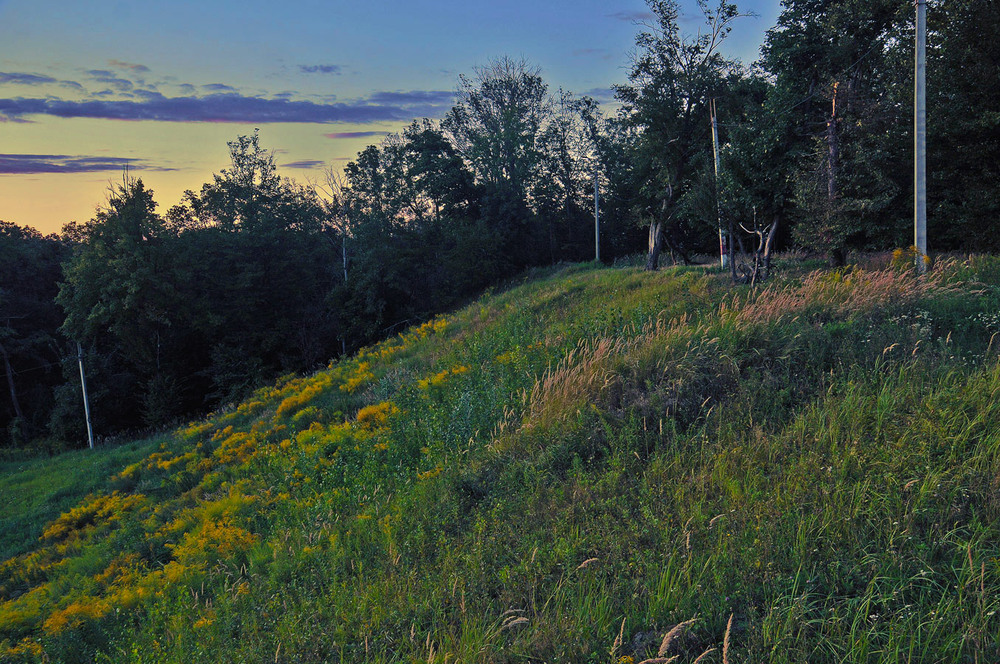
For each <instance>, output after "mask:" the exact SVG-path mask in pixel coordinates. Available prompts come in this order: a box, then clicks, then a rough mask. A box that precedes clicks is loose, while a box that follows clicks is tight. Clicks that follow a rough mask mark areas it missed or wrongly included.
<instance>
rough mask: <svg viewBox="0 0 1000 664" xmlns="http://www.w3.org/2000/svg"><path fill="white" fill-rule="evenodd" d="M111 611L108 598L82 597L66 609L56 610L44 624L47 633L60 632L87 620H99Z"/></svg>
mask: <svg viewBox="0 0 1000 664" xmlns="http://www.w3.org/2000/svg"><path fill="white" fill-rule="evenodd" d="M110 611H111V606H110V604H109V603H108V601H107V600H105V599H101V598H98V597H84V598H81V599H79V600H77V601H75V602H73V603H72V604H70V605H69V606H67V607H66V608H64V609H61V610H59V611H55V612H53V613H52V615H50V616H49V617H48V618H47V619H46V620H45V622H44V623H43V624H42V629H43V630H45V633H46V634H58V633H60V632H62V631H63V630H65V629H67V628H74V629H75V628H77V627H79V626H80V625H82V624H83V623H85V622H90V621H93V620H99V619H100V618H103V617H104V616H105V615H107V614H108V613H109V612H110Z"/></svg>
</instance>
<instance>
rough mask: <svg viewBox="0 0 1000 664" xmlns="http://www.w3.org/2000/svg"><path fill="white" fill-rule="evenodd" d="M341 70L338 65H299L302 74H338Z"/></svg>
mask: <svg viewBox="0 0 1000 664" xmlns="http://www.w3.org/2000/svg"><path fill="white" fill-rule="evenodd" d="M342 69H343V68H342V67H341V66H340V65H299V71H300V72H302V73H303V74H340V73H341V70H342Z"/></svg>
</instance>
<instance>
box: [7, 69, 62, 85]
mask: <svg viewBox="0 0 1000 664" xmlns="http://www.w3.org/2000/svg"><path fill="white" fill-rule="evenodd" d="M55 82H56V79H54V78H52V77H51V76H41V75H39V74H24V73H20V72H2V71H0V83H14V84H16V85H44V84H46V83H55Z"/></svg>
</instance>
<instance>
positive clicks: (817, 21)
mask: <svg viewBox="0 0 1000 664" xmlns="http://www.w3.org/2000/svg"><path fill="white" fill-rule="evenodd" d="M783 7H784V9H783V11H782V13H781V15H780V16H779V18H778V24H777V26H776V27H775V28H773V29H772V30H770V31H769V32H768V34H767V38H766V41H765V45H764V49H763V59H762V64H763V67H764V68H765V70H766V71H767V72H769V73H770V74H771V75H773V77H774V81H775V98H776V99H780V100H782V103H787V104H788V105H789V106H791V107H794V109H795V113H794V114H782V116H780V117H783V118H785V119H787V121H788V122H789V123H790V126H789V127H788V130H787V131H788V135H790V136H791V138H792V142H791V144H790V145H789V149H790V151H791V152H792V153H793V154H796V155H797V162H798V163H797V165H796V168H795V169H794V174H793V176H792V182H793V190H794V192H793V197H794V201H795V208H796V211H797V215H796V216H797V220H796V225H795V228H794V236H795V237H796V239H797V240H798V241H799V242H800V243H801V244H803V245H804V246H806V247H808V248H811V249H815V250H818V251H823V252H826V253H827V254H828V255H829V257H830V260H831V262H833V263H835V264H839V263H843V261H844V252H845V250H846V248H847V247H848V245H849V244H854V245H857V246H864V245H866V244H867V243H869V242H872V241H875V242H879V241H884V238H885V237H886V235H887V234H889V235H893V234H898V232H899V228H900V224H899V220H900V219H901V218H902V217H903V215H902V206H904V205H905V201H904V199H905V195H904V192H905V191H906V189H907V185H906V182H905V179H906V176H907V174H908V173H909V171H910V169H909V168H908V167H906V166H905V159H906V147H907V145H908V142H907V131H908V130H907V129H906V127H907V126H908V124H907V122H906V121H905V118H906V113H907V112H908V104H907V103H905V96H904V95H903V94H901V86H900V81H907V80H911V79H912V76H911V75H910V73H909V68H908V67H903V66H902V65H903V64H908V63H909V62H910V60H909V59H908V58H907V59H906V60H905V61H904V60H901V59H900V58H898V57H897V56H896V51H897V50H898V49H900V48H901V45H902V44H906V46H909V40H907V39H905V36H906V34H907V26H908V21H909V13H912V7H909V6H907V5H904V4H901V3H899V2H895V0H875V1H869V0H864V1H862V0H831V1H827V0H823V1H820V0H786V2H784V3H783ZM904 48H905V47H904ZM911 85H912V84H911ZM910 90H912V87H910Z"/></svg>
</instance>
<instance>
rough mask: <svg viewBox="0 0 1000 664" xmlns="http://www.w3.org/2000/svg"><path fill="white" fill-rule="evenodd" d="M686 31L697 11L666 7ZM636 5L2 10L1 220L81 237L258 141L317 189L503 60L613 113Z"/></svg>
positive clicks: (203, 2)
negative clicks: (135, 198)
mask: <svg viewBox="0 0 1000 664" xmlns="http://www.w3.org/2000/svg"><path fill="white" fill-rule="evenodd" d="M738 4H739V6H740V9H741V10H742V11H748V12H753V13H755V14H756V16H752V17H747V18H743V19H740V22H739V23H738V24H737V26H736V27H735V29H734V30H733V33H732V35H731V36H730V38H729V39H728V40H727V42H726V44H725V46H724V49H723V50H724V52H726V54H727V55H730V56H734V57H739V58H740V59H742V60H743V61H744V62H747V63H750V62H752V61H753V60H755V59H756V58H757V55H758V51H759V47H760V44H761V42H762V40H763V37H764V33H765V31H766V30H768V29H769V28H771V27H772V26H773V25H774V24H775V21H776V19H777V16H778V13H779V11H780V7H779V0H744V1H743V2H738ZM681 7H682V12H683V14H682V18H681V25H682V29H684V30H686V31H688V32H695V31H697V29H698V25H699V21H698V20H697V19H698V17H700V13H699V12H698V8H697V4H696V1H695V0H681ZM648 16H649V14H648V8H647V7H646V5H645V3H644V2H643V1H642V0H504V1H502V2H497V0H489V1H485V0H438V1H435V2H430V1H428V0H370V1H369V2H358V1H357V0H323V1H320V0H285V1H284V2H280V3H279V2H274V1H273V0H241V1H240V2H234V1H232V0H197V1H194V0H169V1H165V2H155V3H153V2H149V3H147V2H135V1H134V0H128V1H125V0H0V220H4V221H11V222H14V223H17V224H19V225H21V226H33V227H34V228H37V229H38V230H40V231H42V232H44V233H51V232H58V231H59V229H60V228H61V227H62V226H63V224H65V223H66V222H69V221H78V222H85V221H87V220H89V219H91V218H92V217H93V216H94V213H95V211H96V209H97V208H98V207H99V206H101V205H102V204H104V203H105V202H106V200H107V191H108V187H109V184H110V183H111V182H113V181H120V180H121V176H122V169H123V167H124V166H126V165H127V166H128V168H129V170H130V172H131V173H132V174H134V175H137V176H138V177H141V178H142V180H143V182H144V183H145V184H146V186H147V187H149V188H151V189H153V191H154V197H155V200H156V201H157V203H158V204H159V211H160V212H165V211H166V210H167V209H169V208H170V207H171V206H173V205H175V204H177V203H179V202H180V201H181V198H182V195H183V192H184V190H186V189H192V190H198V189H200V188H201V185H202V183H204V182H207V181H209V180H210V179H211V177H212V174H213V173H215V172H218V171H219V170H221V169H222V168H225V167H226V166H227V165H228V161H229V152H228V147H227V145H226V143H227V141H231V140H233V139H234V138H236V137H237V136H239V135H245V134H250V133H252V132H253V131H254V129H255V128H259V129H260V142H261V145H262V146H263V147H265V148H268V149H271V150H274V153H275V161H276V163H277V164H278V167H279V172H280V173H281V174H282V175H284V176H288V177H293V178H295V179H296V180H298V181H299V182H302V183H309V182H322V181H323V176H324V172H325V171H326V169H328V168H330V167H332V168H334V169H337V170H339V169H340V168H342V166H343V165H344V164H345V163H346V162H347V161H349V160H351V159H353V158H354V157H355V156H356V155H357V153H358V152H359V151H361V150H362V149H364V148H365V147H366V146H368V145H370V144H373V143H378V142H379V141H380V140H381V139H382V137H384V136H385V135H386V134H388V133H390V132H394V131H398V130H400V129H401V128H402V127H403V126H405V125H406V124H408V123H409V122H410V121H411V120H413V119H417V118H422V117H429V118H434V119H439V118H441V117H443V116H444V114H445V113H447V111H448V110H449V109H450V108H451V105H452V103H453V101H454V93H455V90H456V89H457V87H458V76H459V75H460V74H471V73H472V71H473V69H474V67H476V66H479V65H484V64H487V63H488V62H489V61H490V60H491V59H495V58H498V57H500V56H511V57H515V58H524V59H525V60H527V61H528V62H529V63H531V64H532V65H535V66H538V67H540V68H541V70H542V77H543V78H544V80H545V82H546V83H547V84H548V85H549V88H550V90H553V91H554V90H556V89H558V88H563V89H565V90H568V91H571V92H574V93H576V94H581V95H582V94H589V95H591V96H593V97H595V98H596V99H597V100H598V101H603V102H610V101H611V100H612V98H611V86H613V85H614V84H616V83H623V82H625V80H626V76H627V70H628V64H629V54H630V52H631V51H632V49H633V46H634V41H635V35H636V33H637V32H638V31H639V29H640V28H639V27H638V26H637V24H636V22H637V21H641V20H643V19H644V18H645V17H648Z"/></svg>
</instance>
